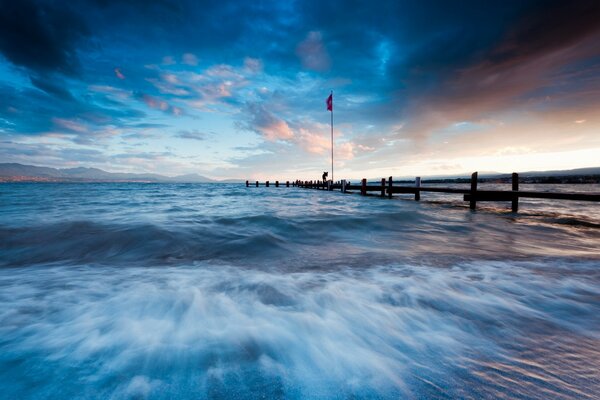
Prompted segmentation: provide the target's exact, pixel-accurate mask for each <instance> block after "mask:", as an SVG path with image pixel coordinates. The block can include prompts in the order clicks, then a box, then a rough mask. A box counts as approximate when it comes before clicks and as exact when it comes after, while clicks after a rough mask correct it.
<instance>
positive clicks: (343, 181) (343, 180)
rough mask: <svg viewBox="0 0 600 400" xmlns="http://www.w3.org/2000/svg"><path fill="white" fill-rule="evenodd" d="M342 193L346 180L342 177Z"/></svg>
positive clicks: (344, 191) (344, 190)
mask: <svg viewBox="0 0 600 400" xmlns="http://www.w3.org/2000/svg"><path fill="white" fill-rule="evenodd" d="M342 193H346V180H345V179H342Z"/></svg>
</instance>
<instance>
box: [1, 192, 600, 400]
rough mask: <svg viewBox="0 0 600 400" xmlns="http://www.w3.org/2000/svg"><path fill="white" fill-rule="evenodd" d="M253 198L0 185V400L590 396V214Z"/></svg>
mask: <svg viewBox="0 0 600 400" xmlns="http://www.w3.org/2000/svg"><path fill="white" fill-rule="evenodd" d="M575 188H578V187H575ZM270 189H272V190H270ZM270 189H269V190H268V189H265V188H260V189H256V188H250V189H246V188H245V187H243V186H241V187H240V186H234V185H141V184H95V185H93V184H76V185H71V184H68V185H60V184H59V185H56V184H41V185H26V184H24V185H16V184H15V185H3V186H0V199H1V203H0V209H1V211H2V213H0V255H1V257H0V265H1V266H3V267H4V268H3V269H0V304H1V305H2V306H1V307H0V387H1V389H2V393H3V396H5V397H6V398H116V399H120V398H149V399H163V398H254V397H261V398H265V397H266V398H398V397H401V398H440V399H444V398H543V399H546V398H565V399H566V398H583V399H586V398H587V399H593V398H598V397H597V393H600V373H599V372H598V365H600V350H599V349H600V335H599V332H600V254H599V250H598V248H599V243H600V233H599V230H598V224H599V223H600V221H599V219H600V217H599V214H598V212H597V209H598V206H597V205H595V204H585V205H580V204H577V205H572V206H571V208H568V207H567V206H565V205H561V206H560V207H565V208H564V209H562V210H560V209H559V210H557V209H556V208H553V207H555V206H554V205H552V204H547V203H544V202H543V201H539V202H532V203H531V204H530V205H529V206H524V207H523V210H524V212H523V213H519V215H514V214H511V213H509V212H505V211H501V212H500V211H493V212H492V211H489V212H476V213H473V212H470V211H469V210H468V209H465V208H464V207H455V206H452V205H450V204H448V203H436V202H435V201H437V200H436V198H435V197H433V196H432V197H431V198H430V199H429V200H428V201H423V202H421V204H419V203H416V202H413V201H403V200H399V199H395V200H392V201H389V200H385V199H377V198H369V199H365V198H361V197H360V196H350V195H342V194H340V193H327V192H317V191H308V190H301V189H292V188H290V189H287V188H279V189H276V188H270ZM565 203H567V202H565ZM586 207H587V208H586Z"/></svg>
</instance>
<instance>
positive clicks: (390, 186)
mask: <svg viewBox="0 0 600 400" xmlns="http://www.w3.org/2000/svg"><path fill="white" fill-rule="evenodd" d="M392 182H393V180H392V177H391V176H390V178H389V179H388V197H389V198H390V199H391V198H392Z"/></svg>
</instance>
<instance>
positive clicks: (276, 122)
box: [242, 103, 294, 141]
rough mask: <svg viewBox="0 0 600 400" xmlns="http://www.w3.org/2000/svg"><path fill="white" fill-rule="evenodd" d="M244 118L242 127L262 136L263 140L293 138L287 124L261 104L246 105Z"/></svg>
mask: <svg viewBox="0 0 600 400" xmlns="http://www.w3.org/2000/svg"><path fill="white" fill-rule="evenodd" d="M245 117H246V118H247V120H246V122H245V124H243V125H242V126H243V127H244V128H245V129H248V130H251V131H254V132H256V133H258V134H260V135H262V137H263V138H265V140H268V141H277V140H289V139H291V138H293V137H294V132H292V129H291V128H290V127H289V125H288V123H287V122H286V121H284V120H283V119H280V118H277V117H276V116H275V115H273V113H271V112H270V111H269V110H268V109H267V108H266V107H265V106H264V105H263V104H258V103H250V104H247V107H246V116H245Z"/></svg>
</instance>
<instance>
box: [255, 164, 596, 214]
mask: <svg viewBox="0 0 600 400" xmlns="http://www.w3.org/2000/svg"><path fill="white" fill-rule="evenodd" d="M470 183H471V184H470V187H469V188H464V189H463V188H449V187H427V186H423V185H422V184H421V178H419V177H417V178H416V179H415V184H414V186H406V185H404V186H396V185H394V181H393V179H392V177H391V176H390V177H389V178H388V179H385V178H382V179H381V182H380V183H379V184H375V185H374V184H369V183H368V182H367V180H366V179H362V180H361V182H360V185H355V184H352V183H350V182H348V181H346V180H342V181H339V182H337V183H333V182H331V181H326V182H323V181H300V180H296V181H293V182H290V181H286V183H285V186H286V187H290V186H292V187H298V188H305V189H316V190H330V191H331V190H340V191H341V192H342V193H360V194H361V195H362V196H367V195H372V194H371V193H373V192H375V193H376V194H375V195H378V196H380V197H387V198H392V196H393V195H394V194H412V195H413V196H414V199H415V200H416V201H419V200H421V192H435V193H448V194H462V195H463V200H464V201H467V202H469V207H470V208H471V209H472V210H475V209H476V208H477V203H478V202H480V201H506V202H510V204H511V210H512V211H513V212H517V211H518V210H519V199H520V198H531V199H555V200H574V201H595V202H600V193H577V192H569V193H567V192H534V191H523V190H519V174H517V173H513V174H512V177H511V184H512V185H511V190H478V189H477V184H478V183H479V180H478V176H477V172H474V173H473V174H472V175H471V182H470ZM250 186H256V187H259V186H260V183H259V182H258V181H255V183H254V185H252V184H251V182H250V181H246V187H250ZM264 186H265V187H269V181H266V182H265V184H264ZM275 187H279V181H275Z"/></svg>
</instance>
